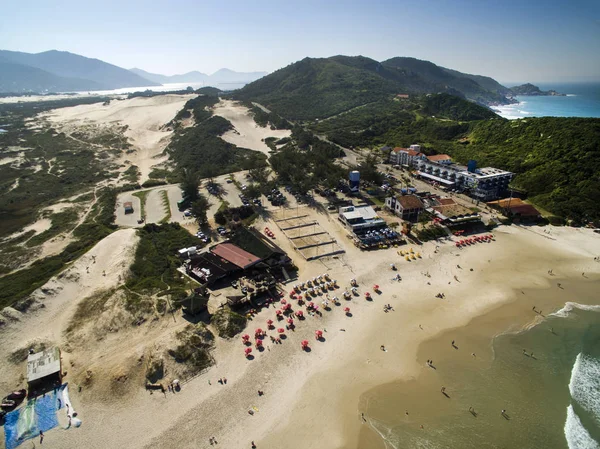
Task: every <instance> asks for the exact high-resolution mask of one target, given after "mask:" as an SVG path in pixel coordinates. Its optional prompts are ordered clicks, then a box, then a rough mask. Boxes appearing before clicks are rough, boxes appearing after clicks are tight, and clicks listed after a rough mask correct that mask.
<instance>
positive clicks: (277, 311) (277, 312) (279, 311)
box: [275, 309, 283, 315]
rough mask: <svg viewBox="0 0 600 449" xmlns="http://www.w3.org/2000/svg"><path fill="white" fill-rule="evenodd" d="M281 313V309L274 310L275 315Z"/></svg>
mask: <svg viewBox="0 0 600 449" xmlns="http://www.w3.org/2000/svg"><path fill="white" fill-rule="evenodd" d="M282 313H283V312H282V311H281V310H279V309H277V310H276V311H275V315H281V314H282Z"/></svg>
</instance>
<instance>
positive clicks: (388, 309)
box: [383, 304, 394, 313]
mask: <svg viewBox="0 0 600 449" xmlns="http://www.w3.org/2000/svg"><path fill="white" fill-rule="evenodd" d="M393 310H394V308H393V307H392V305H391V304H386V305H384V306H383V311H384V312H385V313H388V312H390V311H393Z"/></svg>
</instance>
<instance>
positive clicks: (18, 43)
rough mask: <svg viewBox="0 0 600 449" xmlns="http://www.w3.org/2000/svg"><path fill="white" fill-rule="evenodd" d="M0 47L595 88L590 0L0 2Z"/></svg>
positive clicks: (597, 38) (598, 32) (598, 64)
mask: <svg viewBox="0 0 600 449" xmlns="http://www.w3.org/2000/svg"><path fill="white" fill-rule="evenodd" d="M0 49H5V50H16V51H25V52H31V53H37V52H42V51H46V50H52V49H56V50H64V51H70V52H72V53H77V54H80V55H83V56H87V57H91V58H98V59H101V60H103V61H106V62H109V63H112V64H115V65H118V66H121V67H124V68H132V67H138V68H141V69H144V70H147V71H149V72H154V73H162V74H166V75H172V74H176V73H185V72H188V71H191V70H199V71H201V72H204V73H209V74H210V73H213V72H215V71H217V70H218V69H220V68H222V67H227V68H229V69H232V70H236V71H243V72H249V71H268V72H271V71H274V70H277V69H279V68H281V67H284V66H286V65H288V64H291V63H293V62H295V61H297V60H300V59H303V58H305V57H307V56H309V57H327V56H333V55H336V54H344V55H363V56H368V57H370V58H373V59H376V60H378V61H383V60H385V59H388V58H391V57H394V56H412V57H416V58H419V59H425V60H429V61H432V62H434V63H436V64H438V65H441V66H444V67H448V68H452V69H456V70H460V71H462V72H467V73H474V74H479V75H488V76H492V77H494V78H495V79H497V80H498V81H500V82H502V83H505V84H511V83H517V82H519V83H521V82H526V81H529V82H546V83H547V82H578V81H600V0H571V1H563V0H560V1H555V0H519V1H514V0H503V1H491V0H490V1H487V0H477V1H471V0H468V1H467V0H448V1H446V0H432V1H427V0H410V1H407V0H395V1H387V0H369V1H337V0H320V1H314V0H302V1H297V0H282V1H275V0H264V1H263V0H254V1H248V0H244V1H240V0H221V1H213V0H169V1H164V2H160V1H157V0H154V1H152V2H150V1H141V0H119V1H115V0H102V1H96V0H86V1H81V0H76V1H75V0H55V1H52V2H50V1H47V0H29V1H27V2H26V3H24V2H19V1H14V0H0Z"/></svg>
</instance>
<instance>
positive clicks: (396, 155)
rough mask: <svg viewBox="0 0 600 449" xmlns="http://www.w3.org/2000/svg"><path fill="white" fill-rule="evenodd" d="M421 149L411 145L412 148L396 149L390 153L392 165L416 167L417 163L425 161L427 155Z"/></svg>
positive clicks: (418, 146)
mask: <svg viewBox="0 0 600 449" xmlns="http://www.w3.org/2000/svg"><path fill="white" fill-rule="evenodd" d="M413 147H414V148H413ZM416 148H418V149H416ZM420 149H421V146H420V145H411V148H400V147H397V148H394V149H393V150H392V151H391V153H390V163H391V164H392V165H404V166H405V167H414V166H415V165H416V164H417V161H420V160H424V159H425V155H424V154H423V153H421V151H420Z"/></svg>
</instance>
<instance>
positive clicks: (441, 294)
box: [435, 293, 446, 299]
mask: <svg viewBox="0 0 600 449" xmlns="http://www.w3.org/2000/svg"><path fill="white" fill-rule="evenodd" d="M435 297H436V298H440V299H445V298H446V295H445V294H443V293H438V294H437V295H435Z"/></svg>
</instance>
